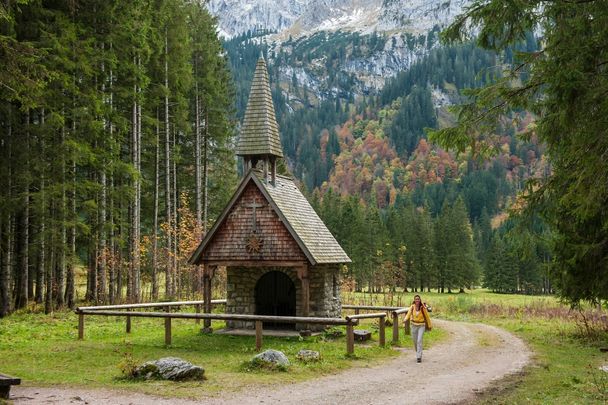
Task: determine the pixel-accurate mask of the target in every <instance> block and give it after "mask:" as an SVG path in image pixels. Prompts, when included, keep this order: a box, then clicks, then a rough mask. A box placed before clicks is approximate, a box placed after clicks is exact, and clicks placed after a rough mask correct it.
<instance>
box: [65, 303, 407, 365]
mask: <svg viewBox="0 0 608 405" xmlns="http://www.w3.org/2000/svg"><path fill="white" fill-rule="evenodd" d="M204 303H205V302H204V301H176V302H151V303H142V304H122V305H100V306H89V307H78V308H76V310H75V311H74V312H75V313H76V314H77V315H78V339H84V317H85V315H93V316H124V317H126V332H127V333H131V318H132V317H142V318H164V320H165V344H166V345H167V346H169V345H171V320H172V319H195V320H196V322H197V323H199V322H200V320H201V319H204V320H209V321H211V320H224V321H249V322H254V323H255V337H256V339H255V341H256V350H260V349H261V347H262V337H263V322H275V323H301V324H317V325H328V326H329V325H332V326H342V325H343V326H346V353H347V354H353V353H354V346H355V345H354V327H355V326H356V325H358V324H359V320H361V319H374V318H378V344H379V345H380V346H384V345H385V344H386V336H385V327H386V317H387V316H388V314H389V313H390V314H391V316H392V320H393V343H398V342H399V316H400V315H401V314H405V313H407V311H408V308H401V307H383V306H379V307H375V306H370V305H348V304H346V305H343V306H342V308H343V309H353V310H354V311H355V314H354V315H348V316H346V317H345V318H315V317H304V316H270V315H246V314H213V313H200V311H201V305H204ZM223 304H226V300H212V301H211V305H223ZM180 306H194V307H195V308H196V313H181V312H173V313H172V312H171V308H172V307H180ZM136 308H164V310H165V312H135V311H132V310H133V309H136ZM121 310H126V311H121ZM360 311H387V312H374V313H364V314H362V313H360ZM408 326H409V325H408V324H406V330H407V328H408Z"/></svg>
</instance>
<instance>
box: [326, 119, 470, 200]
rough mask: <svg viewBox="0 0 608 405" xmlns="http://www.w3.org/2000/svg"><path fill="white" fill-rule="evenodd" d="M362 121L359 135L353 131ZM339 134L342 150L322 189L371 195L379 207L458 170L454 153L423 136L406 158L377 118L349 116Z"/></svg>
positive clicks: (363, 195)
mask: <svg viewBox="0 0 608 405" xmlns="http://www.w3.org/2000/svg"><path fill="white" fill-rule="evenodd" d="M362 123H363V124H364V126H363V131H362V132H363V135H362V136H361V137H359V138H356V137H355V135H354V134H353V132H361V124H362ZM336 134H337V135H338V139H339V142H340V150H341V151H342V152H341V153H340V154H339V155H338V156H333V159H334V169H333V170H332V172H331V174H330V177H329V180H328V181H327V182H325V183H324V184H323V186H322V191H327V189H329V188H332V189H333V190H334V191H335V192H338V193H339V194H341V195H342V196H346V195H360V196H362V197H364V198H365V197H372V198H373V199H375V201H376V202H377V205H378V207H379V208H384V207H387V206H389V205H391V204H393V203H394V202H395V198H396V196H397V194H399V193H401V192H407V191H411V190H413V189H414V188H415V187H416V186H417V185H419V184H431V183H438V182H442V181H444V179H445V178H446V177H456V176H457V174H458V163H457V162H456V161H455V160H454V158H453V157H452V155H450V154H449V153H447V152H445V151H443V150H440V149H438V148H436V147H431V145H429V144H428V142H427V141H426V140H424V139H422V140H421V141H420V143H419V144H418V147H417V148H416V150H414V152H413V153H412V154H411V156H410V158H409V160H408V161H405V160H404V159H402V158H401V157H399V156H398V154H397V152H396V151H395V149H394V148H393V147H392V146H391V144H390V141H389V139H388V137H386V136H384V132H383V130H382V128H381V127H380V125H379V124H378V122H377V121H373V120H370V121H367V122H366V121H363V120H360V119H355V120H353V119H350V120H348V121H347V122H346V123H345V124H344V125H342V126H341V127H337V128H336ZM324 137H327V135H324ZM326 144H327V141H326V140H324V139H323V138H322V139H321V149H322V151H321V154H322V157H324V158H326V159H327V158H331V157H329V156H326V153H325V145H326Z"/></svg>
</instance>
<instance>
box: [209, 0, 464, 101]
mask: <svg viewBox="0 0 608 405" xmlns="http://www.w3.org/2000/svg"><path fill="white" fill-rule="evenodd" d="M468 1H469V0H253V1H246V2H243V1H242V0H240V1H239V0H211V1H210V2H209V3H208V7H209V10H210V11H211V12H212V14H214V15H216V16H217V17H218V18H219V29H220V34H221V35H223V36H224V37H226V38H230V37H234V36H236V35H239V34H242V33H245V32H247V31H255V30H256V29H263V30H265V31H266V32H267V31H271V32H272V33H270V34H264V35H262V36H259V37H257V38H256V39H255V40H256V41H263V42H265V43H266V44H267V45H268V46H269V48H270V50H271V52H270V53H269V59H270V60H269V63H270V64H272V65H275V67H276V68H278V70H279V77H280V80H281V81H282V82H285V83H289V85H292V84H294V82H296V83H297V85H298V86H300V87H301V88H303V87H306V88H307V90H308V91H310V92H311V93H312V94H313V96H315V97H316V99H324V98H329V97H336V96H338V97H353V96H354V97H356V96H358V95H364V94H370V93H374V92H377V91H378V90H379V89H381V88H382V86H383V85H384V83H385V81H386V79H387V78H390V77H392V76H394V75H395V74H396V73H398V72H399V71H402V70H405V69H408V68H409V67H410V66H411V64H412V63H414V62H416V61H417V60H419V59H420V58H421V57H423V56H424V55H426V54H428V52H429V50H430V49H432V47H434V46H436V44H437V43H438V41H437V37H438V32H439V31H440V29H441V28H443V27H445V26H446V25H447V24H449V23H450V22H451V21H452V20H453V19H454V17H455V16H456V15H458V14H459V13H461V12H462V10H463V7H464V6H466V4H467V3H468ZM279 55H280V57H277V56H279ZM286 95H287V97H288V99H294V98H295V96H294V92H293V91H289V92H286ZM291 107H294V106H291ZM295 108H297V106H295Z"/></svg>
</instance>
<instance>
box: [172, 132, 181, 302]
mask: <svg viewBox="0 0 608 405" xmlns="http://www.w3.org/2000/svg"><path fill="white" fill-rule="evenodd" d="M176 137H177V131H176V130H175V129H174V131H173V150H176V147H175V145H176V139H175V138H176ZM176 162H177V159H175V158H174V159H173V206H174V207H175V209H174V210H173V235H174V236H173V255H172V261H173V265H172V267H173V272H174V276H175V281H174V282H173V285H174V287H173V288H174V289H175V290H176V292H177V295H178V297H181V293H182V291H181V289H182V286H181V274H180V268H179V265H178V263H177V253H178V249H177V247H178V246H179V233H178V223H179V222H178V218H177V213H178V211H179V201H178V199H179V196H178V187H177V163H176Z"/></svg>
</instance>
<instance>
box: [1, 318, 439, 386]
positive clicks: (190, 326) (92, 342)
mask: <svg viewBox="0 0 608 405" xmlns="http://www.w3.org/2000/svg"><path fill="white" fill-rule="evenodd" d="M370 322H371V321H370ZM370 322H366V323H362V325H360V326H359V327H357V329H369V330H372V331H373V332H374V333H373V336H372V340H371V342H370V341H368V342H365V344H358V343H357V344H355V355H354V356H352V357H350V356H347V355H346V340H345V337H338V338H330V337H329V336H325V335H320V336H313V337H307V338H272V337H264V341H263V349H270V348H272V349H276V350H281V351H283V352H284V353H285V354H286V355H287V356H288V358H289V360H290V361H291V364H292V365H291V366H290V367H289V369H288V371H287V372H277V371H265V370H253V371H252V370H250V369H249V368H247V367H244V363H245V362H246V361H248V360H249V359H251V357H252V356H254V355H255V354H256V351H255V338H254V337H250V336H226V335H218V334H202V333H201V332H200V328H201V325H202V324H201V325H197V324H196V323H195V322H194V321H193V320H178V319H174V320H173V322H172V323H173V327H172V330H173V339H172V345H171V346H170V347H165V345H164V326H163V325H164V323H163V320H162V319H145V318H133V319H132V332H131V333H130V334H129V335H127V334H126V333H125V318H124V317H121V318H116V317H101V316H87V317H86V318H85V339H84V340H83V341H78V340H77V333H78V331H77V323H78V321H77V316H76V315H75V314H73V313H70V312H60V313H55V314H54V315H52V316H46V315H43V314H37V313H28V312H18V313H16V314H14V315H12V316H10V317H8V318H5V319H2V320H0V370H1V371H2V372H4V373H7V374H11V375H16V376H19V377H21V378H22V379H23V384H25V385H33V386H41V385H42V386H44V385H56V384H64V385H70V386H88V387H111V388H119V389H126V390H135V391H140V392H144V393H149V394H155V395H161V396H162V395H170V396H178V397H193V398H197V397H201V396H208V395H216V394H218V393H219V392H220V391H222V390H241V389H244V388H246V387H248V386H250V385H252V384H273V383H278V382H282V383H284V382H292V381H301V380H306V379H310V378H315V377H318V376H320V375H324V374H330V373H336V372H339V371H340V370H343V369H345V368H349V367H361V366H368V365H374V364H377V363H378V362H379V361H381V360H384V359H388V358H391V357H394V356H396V355H398V352H397V351H395V350H392V349H391V348H390V345H388V344H387V346H386V347H384V348H381V347H379V346H378V344H377V343H378V340H377V339H378V334H377V326H376V324H373V323H370ZM212 326H213V327H214V329H220V328H221V327H222V326H223V324H222V323H220V322H214V323H213V324H212ZM338 329H340V328H338ZM341 329H342V330H344V328H341ZM446 337H447V333H446V332H445V331H442V330H433V331H432V332H430V333H428V334H427V336H426V338H425V345H428V346H430V345H432V344H433V343H435V342H437V341H439V340H442V339H445V338H446ZM386 338H387V342H390V340H391V338H392V334H391V329H390V328H388V327H387V329H386ZM399 345H400V346H407V347H410V340H409V336H407V337H404V336H402V341H401V342H400V343H399ZM300 349H311V350H317V351H319V352H320V353H321V357H322V358H321V361H319V362H316V363H308V364H304V363H301V362H300V361H298V360H297V359H296V354H297V352H298V351H299V350H300ZM167 356H176V357H180V358H183V359H184V360H187V361H190V362H192V363H194V364H197V365H201V366H202V367H203V368H205V375H206V378H207V379H206V381H204V382H199V383H197V382H183V383H173V382H167V381H145V382H142V381H132V380H129V379H126V378H124V377H123V373H122V370H126V369H129V368H130V367H132V366H133V365H136V364H141V363H142V362H144V361H147V360H153V359H158V358H160V357H167ZM168 387H170V388H171V389H170V390H168V389H167V388H168Z"/></svg>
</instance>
